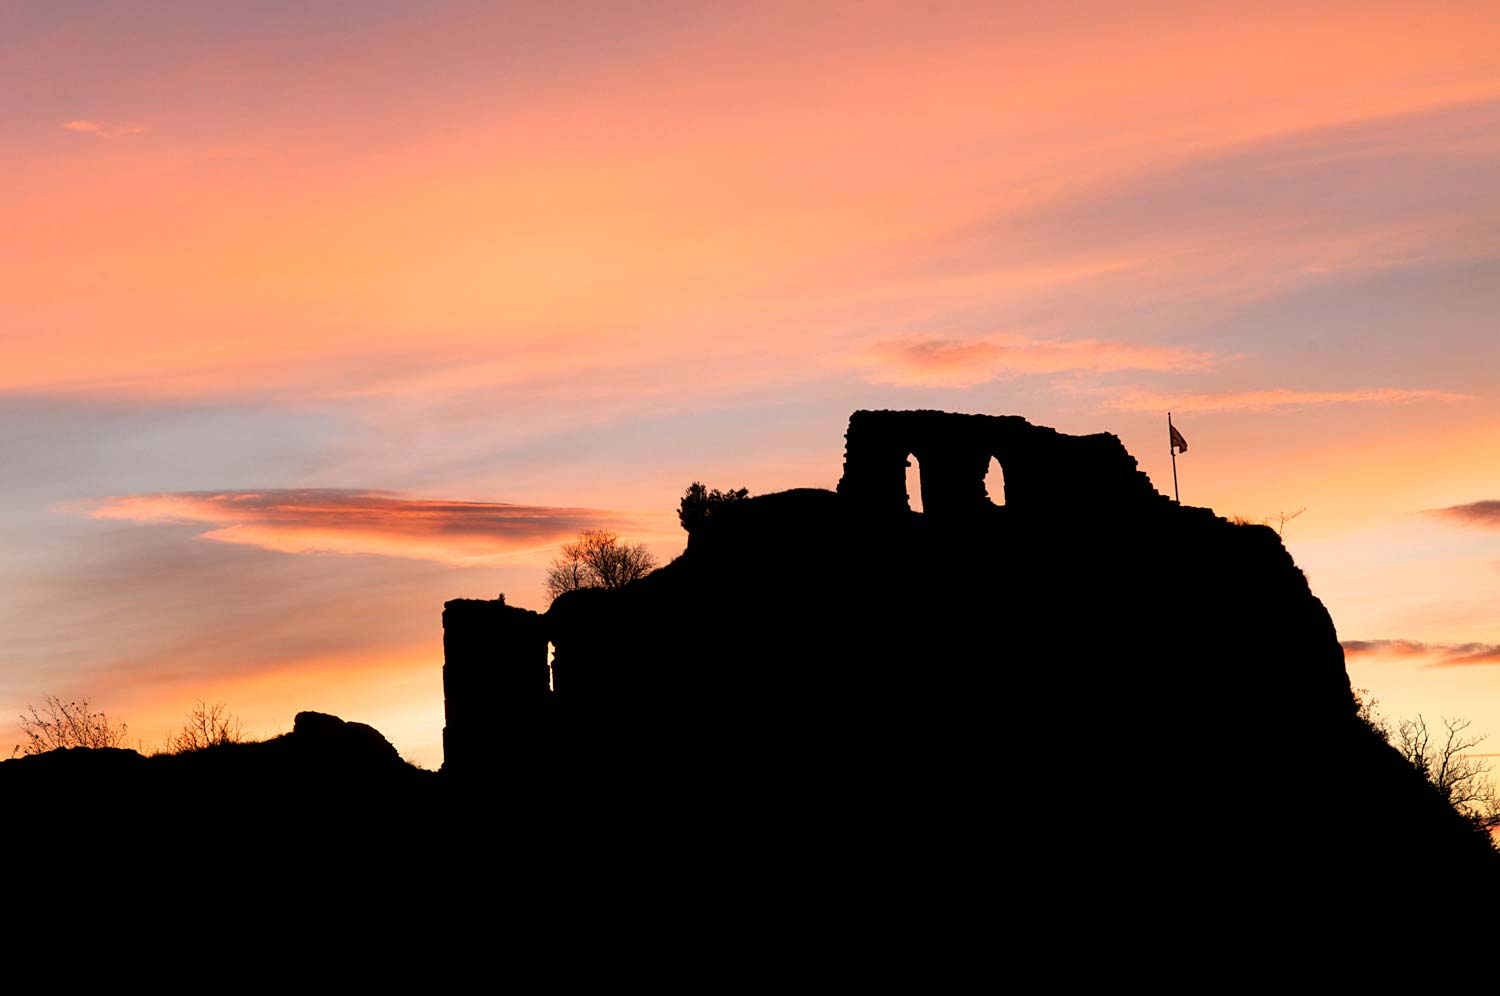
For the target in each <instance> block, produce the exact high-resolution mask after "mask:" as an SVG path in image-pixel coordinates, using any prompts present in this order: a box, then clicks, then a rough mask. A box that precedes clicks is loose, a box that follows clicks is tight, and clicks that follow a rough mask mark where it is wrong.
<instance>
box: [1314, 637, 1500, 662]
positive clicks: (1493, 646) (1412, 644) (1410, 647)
mask: <svg viewBox="0 0 1500 996" xmlns="http://www.w3.org/2000/svg"><path fill="white" fill-rule="evenodd" d="M1344 653H1345V654H1346V655H1348V656H1369V657H1423V658H1432V660H1430V661H1429V662H1428V663H1426V664H1424V665H1422V666H1423V667H1468V666H1470V665H1474V664H1500V643H1423V642H1421V641H1420V640H1345V641H1344Z"/></svg>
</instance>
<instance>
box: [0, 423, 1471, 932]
mask: <svg viewBox="0 0 1500 996" xmlns="http://www.w3.org/2000/svg"><path fill="white" fill-rule="evenodd" d="M909 455H911V456H914V457H915V458H916V459H917V460H918V461H919V464H920V467H921V471H922V481H923V485H922V486H923V500H924V506H925V509H926V511H925V512H924V513H922V514H916V513H913V512H911V511H909V510H908V508H907V501H906V496H905V490H904V487H905V486H904V481H905V476H904V474H905V465H906V460H907V458H908V456H909ZM992 455H994V456H997V457H998V458H999V460H1000V461H1001V463H1002V464H1003V466H1004V469H1005V498H1006V501H1005V504H1004V505H1000V506H996V505H992V504H991V503H990V502H989V501H988V500H987V499H986V498H985V497H984V491H983V483H982V482H983V476H984V468H985V467H986V466H987V465H988V461H989V458H990V456H992ZM444 621H445V650H446V655H447V664H446V667H445V684H446V688H447V695H448V728H447V730H446V731H445V739H446V748H447V762H446V765H445V769H444V772H443V773H442V775H441V776H438V775H430V774H425V773H422V772H417V771H414V770H412V769H410V768H409V767H407V766H405V765H403V764H402V763H401V762H400V761H399V759H398V758H396V756H395V752H394V751H393V750H391V749H390V747H389V745H388V744H385V743H384V741H383V738H380V737H379V735H378V734H376V733H375V732H374V731H373V730H370V729H369V728H368V727H365V728H362V729H361V728H358V725H357V724H340V723H339V722H338V721H337V720H332V718H331V717H318V716H317V715H316V714H303V715H302V716H299V717H298V723H297V730H296V732H295V733H294V734H292V735H289V736H288V737H284V738H279V739H278V740H276V741H271V742H268V743H265V744H259V745H248V746H244V747H234V748H224V749H220V750H217V751H206V752H202V753H201V754H197V755H186V756H181V757H178V758H152V759H140V758H136V757H135V756H134V755H132V754H129V753H128V752H107V753H105V752H92V753H91V754H89V755H87V756H84V755H83V754H82V753H80V752H76V751H75V752H69V754H68V756H57V755H47V756H42V757H35V758H25V759H21V760H20V761H10V762H6V763H4V764H0V790H3V791H4V792H5V797H6V798H7V799H9V800H17V799H20V800H23V803H22V805H23V806H24V807H32V808H36V807H38V806H40V805H41V802H40V800H44V799H53V798H54V797H56V796H59V795H66V794H68V793H74V792H83V793H88V794H93V793H101V792H105V791H108V792H109V793H110V794H111V797H112V798H113V799H114V800H115V801H116V802H118V803H119V804H120V805H123V806H126V807H130V808H132V809H133V811H149V812H151V813H153V814H155V815H156V816H158V817H160V818H164V819H166V820H169V821H170V820H173V819H179V818H183V819H191V817H192V814H193V813H194V812H196V811H198V810H199V808H200V807H202V806H203V805H204V800H205V799H214V800H218V802H219V803H220V804H224V803H227V804H229V805H231V806H232V807H233V808H234V810H235V811H236V812H237V813H242V814H246V815H245V818H244V819H243V820H241V821H236V822H234V823H233V825H232V826H230V828H229V829H228V831H227V832H226V834H222V835H218V836H215V837H213V838H211V839H208V840H196V841H195V845H194V846H195V847H196V848H201V849H202V850H206V851H208V852H211V853H216V854H221V855H222V854H223V852H224V851H225V850H226V849H227V850H229V851H230V852H232V853H236V854H247V853H248V854H249V855H250V857H249V858H247V859H245V860H249V861H251V862H252V863H253V864H254V866H255V867H257V868H258V869H260V873H261V874H264V875H266V876H268V877H269V880H270V881H276V880H277V879H278V878H282V879H293V878H295V877H296V876H297V875H302V874H307V873H309V870H310V869H315V870H319V871H321V870H323V868H324V866H323V865H322V864H320V862H325V861H330V860H332V861H335V862H336V863H337V862H342V863H343V864H342V865H341V866H342V867H345V869H346V871H349V873H350V874H353V875H358V874H359V873H358V869H359V868H367V869H371V872H370V873H371V874H376V873H377V871H378V874H380V875H384V876H388V877H392V878H394V879H395V880H396V881H400V882H404V883H406V885H407V887H409V888H412V889H416V890H418V891H420V892H421V893H422V894H424V895H426V896H427V897H428V898H429V899H431V900H432V901H433V902H435V903H437V904H438V905H439V906H443V907H444V908H445V909H446V908H448V907H447V906H446V905H444V904H446V903H447V902H448V900H449V899H451V898H452V897H453V896H456V895H459V894H472V893H473V892H474V891H475V890H478V891H480V892H484V893H486V894H488V893H490V892H491V891H496V894H500V893H505V894H511V895H519V894H521V893H524V892H525V891H526V890H528V889H532V888H535V889H537V890H539V892H540V893H544V894H546V895H549V896H553V897H554V898H555V897H556V896H559V895H564V894H566V895H573V896H578V895H594V896H597V895H601V894H602V891H610V892H611V894H613V895H615V896H616V898H619V896H620V894H621V893H620V890H622V889H623V890H624V894H625V895H633V894H635V892H633V891H632V890H645V891H646V892H649V893H651V894H652V895H662V894H670V895H674V896H678V897H682V896H686V895H691V897H692V898H691V901H690V903H689V905H690V907H691V908H692V909H694V910H697V911H698V912H699V913H701V914H703V915H704V916H708V917H710V918H712V917H725V916H731V917H740V916H745V915H748V911H749V910H751V909H752V908H755V909H759V908H761V907H762V906H763V905H764V904H766V903H771V904H773V906H774V908H775V909H777V910H779V911H780V912H779V913H778V914H777V915H778V916H781V917H783V918H787V922H798V923H802V922H803V918H811V920H809V921H808V922H811V921H813V920H817V919H818V918H819V917H829V916H832V917H837V918H839V919H841V920H844V919H849V918H853V919H854V920H856V921H859V922H866V921H879V922H881V923H882V924H883V925H884V927H883V929H891V930H896V931H899V930H900V929H901V925H902V924H903V923H908V924H910V923H915V922H916V921H915V920H913V918H917V919H919V920H921V922H922V923H923V924H927V925H928V926H931V927H932V928H933V929H950V930H953V931H957V930H959V929H960V926H961V925H960V923H959V920H963V924H962V929H965V930H968V929H972V928H973V927H974V926H975V924H974V922H973V921H971V920H964V919H963V916H962V915H961V914H959V913H958V912H957V911H958V910H960V909H963V910H967V909H969V908H970V907H971V905H972V904H974V903H981V904H984V903H993V902H995V901H996V900H997V899H1003V902H1004V903H1005V904H1006V905H1007V907H1008V908H1010V909H1018V910H1026V911H1029V916H1030V917H1031V919H1030V920H1029V921H1028V922H1029V924H1030V926H1028V927H1027V928H1026V930H1027V931H1028V932H1030V933H1032V934H1036V935H1038V936H1042V937H1045V938H1046V939H1048V940H1052V941H1057V940H1060V939H1061V938H1062V937H1063V936H1064V935H1068V936H1072V935H1074V934H1078V933H1079V932H1082V934H1084V935H1086V936H1089V937H1091V938H1095V939H1098V937H1099V933H1098V932H1099V931H1100V930H1101V925H1102V921H1103V920H1107V921H1108V922H1109V925H1110V926H1109V930H1110V932H1111V934H1110V936H1111V937H1112V938H1114V939H1116V940H1119V939H1125V940H1127V941H1128V940H1129V939H1131V938H1136V939H1141V938H1144V937H1147V936H1155V935H1156V934H1158V933H1160V932H1161V931H1163V930H1167V929H1170V930H1171V931H1172V932H1173V933H1174V936H1176V937H1179V938H1190V939H1191V938H1197V939H1198V940H1200V941H1204V942H1207V940H1208V938H1209V937H1210V936H1213V937H1216V938H1219V939H1220V940H1222V938H1223V934H1224V931H1226V930H1237V929H1240V928H1245V927H1248V926H1249V925H1251V924H1258V923H1260V922H1261V920H1262V917H1263V910H1265V909H1266V908H1268V907H1272V908H1275V909H1278V910H1279V911H1280V912H1279V913H1278V916H1280V917H1282V918H1283V919H1284V920H1285V921H1286V922H1287V923H1291V922H1293V921H1298V922H1305V923H1306V924H1314V923H1316V922H1318V921H1319V920H1320V919H1321V918H1325V917H1335V918H1338V919H1339V921H1340V922H1343V923H1345V924H1347V925H1350V926H1351V927H1352V926H1355V925H1361V924H1363V925H1367V926H1368V925H1373V924H1378V923H1380V922H1383V921H1384V919H1385V918H1386V917H1387V916H1388V915H1389V910H1390V904H1391V903H1392V902H1399V901H1400V900H1401V897H1402V896H1410V897H1418V896H1427V895H1428V892H1429V890H1430V889H1431V888H1432V885H1433V883H1441V882H1463V883H1466V884H1465V888H1468V889H1475V890H1483V889H1485V888H1493V887H1494V886H1495V885H1496V884H1497V883H1500V876H1497V868H1496V865H1497V861H1496V859H1495V857H1494V855H1493V854H1492V852H1491V851H1490V850H1489V849H1488V847H1487V846H1486V845H1485V843H1484V841H1483V840H1481V839H1480V838H1479V837H1477V836H1476V835H1475V833H1474V832H1473V831H1471V830H1470V829H1469V827H1468V824H1467V823H1466V822H1465V821H1463V820H1462V819H1461V818H1460V817H1458V816H1457V815H1456V814H1455V813H1454V812H1453V811H1452V810H1451V809H1450V808H1448V806H1447V805H1446V804H1445V803H1444V802H1443V800H1441V799H1440V798H1438V797H1437V796H1436V794H1435V793H1434V792H1433V791H1432V790H1431V789H1430V788H1429V787H1428V785H1427V784H1426V782H1425V781H1424V780H1423V779H1422V778H1421V777H1420V776H1419V775H1418V774H1417V773H1416V772H1415V771H1414V770H1413V769H1412V768H1411V767H1410V766H1409V765H1407V764H1406V763H1405V762H1404V761H1403V760H1402V759H1401V758H1400V757H1399V756H1398V755H1397V754H1396V753H1395V752H1394V751H1393V750H1392V749H1391V748H1390V747H1389V746H1388V745H1386V744H1385V743H1384V742H1383V741H1382V740H1380V739H1379V738H1378V737H1377V736H1375V735H1374V734H1373V733H1372V732H1371V731H1370V730H1369V729H1368V728H1367V727H1366V726H1365V725H1363V724H1362V723H1361V722H1360V720H1359V719H1358V718H1357V716H1356V712H1355V703H1354V700H1353V697H1352V695H1351V693H1350V688H1349V682H1348V678H1347V675H1346V673H1345V670H1344V662H1343V652H1342V649H1341V648H1340V646H1339V643H1338V640H1337V637H1336V634H1335V631H1334V626H1333V623H1332V621H1331V620H1330V618H1329V616H1328V613H1327V611H1326V610H1325V609H1324V607H1323V605H1322V603H1320V602H1319V601H1318V599H1317V598H1316V597H1314V595H1313V594H1312V592H1311V591H1310V590H1309V588H1308V585H1307V581H1306V578H1305V577H1304V576H1303V574H1302V572H1301V571H1300V570H1298V568H1297V566H1296V565H1295V564H1294V563H1293V561H1292V559H1291V557H1290V556H1289V555H1288V553H1287V551H1286V550H1285V548H1284V547H1283V546H1282V544H1281V542H1280V541H1279V539H1278V538H1277V536H1276V534H1275V533H1274V532H1273V531H1272V530H1270V529H1268V528H1265V527H1261V526H1244V525H1236V524H1232V523H1230V522H1228V521H1226V520H1224V519H1221V518H1219V517H1217V516H1216V515H1214V514H1213V513H1212V512H1211V511H1209V510H1207V509H1199V508H1191V507H1180V506H1177V505H1176V504H1174V503H1172V502H1171V501H1169V500H1168V499H1166V498H1164V497H1163V496H1161V495H1159V494H1157V493H1156V492H1155V490H1154V489H1152V488H1151V487H1150V485H1149V482H1147V481H1146V479H1145V478H1144V476H1142V475H1141V474H1139V473H1138V471H1137V470H1136V467H1135V461H1134V460H1133V459H1132V458H1131V457H1130V456H1129V454H1127V453H1126V452H1125V450H1124V449H1123V447H1121V446H1120V444H1119V441H1118V440H1117V439H1116V438H1115V437H1113V436H1109V435H1097V436H1087V437H1073V436H1065V435H1062V434H1059V433H1056V432H1054V431H1053V430H1050V429H1045V428H1041V427H1037V426H1032V425H1030V424H1029V423H1026V422H1025V421H1024V420H1021V419H1017V418H987V417H984V416H953V415H946V414H944V413H937V412H915V413H905V412H873V413H872V412H859V413H856V414H855V415H854V417H853V418H852V419H851V422H850V434H849V447H848V457H847V462H846V466H845V473H844V477H843V481H842V482H841V484H840V488H839V490H838V491H837V492H834V491H822V490H797V491H788V492H784V493H780V494H771V495H764V496H760V497H755V498H750V499H746V500H741V501H735V502H733V503H729V504H725V505H724V506H723V507H721V508H718V509H716V510H715V512H714V514H713V515H711V516H709V517H707V518H704V519H703V520H702V521H701V522H699V523H698V524H697V525H696V526H695V528H694V529H693V531H692V533H691V535H690V539H689V543H688V547H687V550H686V552H685V553H684V554H683V555H682V556H681V557H679V558H678V559H677V560H675V561H674V562H672V563H671V564H669V565H668V566H666V567H664V568H662V569H660V570H658V571H656V572H655V573H653V574H651V575H649V576H647V577H646V578H644V579H642V580H640V581H637V582H634V583H632V584H631V585H629V586H628V587H626V588H624V589H623V590H620V591H613V592H609V591H603V590H583V591H577V592H572V593H569V594H566V595H563V596H562V597H560V598H559V599H558V600H557V601H556V603H554V604H553V606H552V607H551V608H550V609H549V610H548V611H547V612H545V613H541V614H539V613H536V612H531V611H528V610H525V609H521V608H517V607H514V606H509V605H506V604H505V603H504V602H503V601H495V602H477V601H469V600H458V601H454V602H450V603H448V605H447V608H446V611H445V614H444ZM549 641H550V642H551V643H552V644H553V645H554V647H555V651H556V655H555V660H554V662H553V671H552V678H553V685H554V688H553V689H551V690H549V688H548V669H547V664H546V655H547V644H548V642H549ZM143 800H144V802H143ZM48 804H51V803H48ZM310 841H323V842H324V846H321V849H313V850H309V849H308V847H309V842H310ZM328 841H337V842H338V843H337V846H336V847H333V848H331V849H330V848H329V847H328V846H326V845H327V842H328ZM268 842H269V843H268ZM136 844H137V845H138V846H141V847H144V848H145V849H146V851H147V852H150V853H159V852H161V851H162V850H163V848H162V841H161V840H159V839H152V838H151V837H150V835H146V839H144V840H137V841H136ZM246 848H248V849H249V850H248V851H246V850H245V849H246ZM165 851H166V853H167V854H168V855H170V853H172V849H171V848H166V849H165ZM622 880H623V881H624V882H625V883H626V884H624V885H621V884H620V883H621V881H622ZM516 890H521V892H519V893H518V892H517V891H516ZM559 890H561V891H559ZM601 890H602V891H601ZM642 894H644V893H642ZM750 897H754V899H753V901H752V899H751V898H750ZM960 897H967V898H963V899H962V902H960V901H959V900H960ZM1424 901H1425V900H1424ZM1148 907H1149V908H1150V909H1152V910H1153V911H1155V912H1153V914H1152V916H1151V917H1150V918H1146V919H1143V918H1142V917H1141V913H1142V910H1143V909H1145V908H1148ZM954 917H957V918H958V919H957V920H956V919H953V918H954ZM942 924H947V927H946V928H941V927H939V926H937V925H942ZM1289 929H1290V928H1289Z"/></svg>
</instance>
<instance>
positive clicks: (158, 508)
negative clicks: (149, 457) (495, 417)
mask: <svg viewBox="0 0 1500 996" xmlns="http://www.w3.org/2000/svg"><path fill="white" fill-rule="evenodd" d="M89 514H90V515H92V516H93V517H94V518H97V519H124V520H130V521H135V522H162V523H168V522H178V523H181V522H189V523H206V524H209V525H210V526H212V528H211V529H209V530H207V531H206V532H204V533H202V534H201V538H203V539H209V540H215V541H217V542H220V543H237V544H242V545H246V546H257V547H261V548H263V549H267V550H276V551H280V552H282V553H337V554H378V555H382V556H388V557H408V558H414V559H418V560H434V561H438V562H440V563H445V564H454V565H461V566H473V565H484V564H494V563H498V562H502V561H504V560H507V559H510V558H513V557H515V556H517V555H519V554H524V553H527V552H531V551H537V550H543V549H545V550H550V549H551V548H552V547H554V546H555V545H556V544H557V542H558V541H560V540H563V539H568V538H571V537H572V536H573V535H575V534H576V533H578V532H579V531H580V530H583V529H591V528H616V529H618V528H620V527H621V526H622V525H626V524H628V523H627V519H628V517H627V516H623V515H620V514H617V513H611V512H604V511H600V510H597V509H587V508H557V507H552V506H545V505H509V504H504V503H501V502H478V501H444V500H435V499H427V498H414V497H407V496H403V495H400V494H395V493H392V492H388V491H360V490H350V489H340V488H306V489H297V490H270V491H224V492H214V491H184V492H174V493H165V494H144V495H125V496H120V497H111V498H106V499H103V500H102V501H101V502H99V503H98V504H96V505H95V506H93V507H92V508H91V509H90V511H89Z"/></svg>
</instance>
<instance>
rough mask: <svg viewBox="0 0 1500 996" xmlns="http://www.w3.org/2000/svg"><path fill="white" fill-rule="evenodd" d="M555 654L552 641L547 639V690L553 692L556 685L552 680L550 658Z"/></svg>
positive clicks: (555, 649) (555, 650)
mask: <svg viewBox="0 0 1500 996" xmlns="http://www.w3.org/2000/svg"><path fill="white" fill-rule="evenodd" d="M556 656H557V648H556V647H554V646H553V645H552V641H551V640H548V641H547V691H549V692H555V691H557V685H556V683H555V682H554V681H553V680H552V658H554V657H556Z"/></svg>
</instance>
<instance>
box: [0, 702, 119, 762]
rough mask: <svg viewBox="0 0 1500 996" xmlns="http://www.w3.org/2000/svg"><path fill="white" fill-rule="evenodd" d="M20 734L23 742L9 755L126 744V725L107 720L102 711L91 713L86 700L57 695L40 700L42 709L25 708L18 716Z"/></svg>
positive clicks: (29, 706)
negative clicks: (70, 699) (24, 712)
mask: <svg viewBox="0 0 1500 996" xmlns="http://www.w3.org/2000/svg"><path fill="white" fill-rule="evenodd" d="M21 733H22V735H23V736H25V737H26V742H25V743H23V744H17V745H16V747H15V750H13V751H12V752H11V755H12V756H13V757H14V756H18V755H24V754H45V753H47V752H48V751H51V750H57V749H58V748H59V747H121V746H124V744H125V733H126V726H125V724H124V723H120V724H119V725H118V726H117V725H115V724H114V723H112V722H110V721H109V717H107V716H105V714H104V713H102V712H93V711H92V710H90V708H89V700H88V699H81V700H78V701H68V702H64V701H63V700H62V699H60V698H58V697H57V696H56V695H48V696H46V697H45V698H43V699H42V708H41V709H38V708H37V707H36V706H34V705H28V706H27V707H26V715H24V716H22V717H21Z"/></svg>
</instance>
